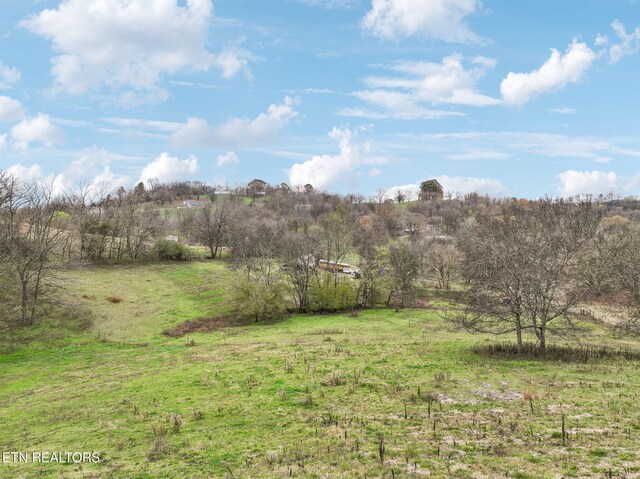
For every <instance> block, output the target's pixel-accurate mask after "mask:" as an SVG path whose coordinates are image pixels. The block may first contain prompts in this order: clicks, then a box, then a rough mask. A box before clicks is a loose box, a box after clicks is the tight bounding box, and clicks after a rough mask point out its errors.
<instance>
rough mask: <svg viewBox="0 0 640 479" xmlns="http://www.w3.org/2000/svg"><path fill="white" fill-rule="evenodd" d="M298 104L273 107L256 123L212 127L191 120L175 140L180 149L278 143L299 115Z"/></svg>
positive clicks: (246, 120)
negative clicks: (283, 130) (296, 106)
mask: <svg viewBox="0 0 640 479" xmlns="http://www.w3.org/2000/svg"><path fill="white" fill-rule="evenodd" d="M295 103H296V101H295V100H294V99H292V98H289V97H286V98H285V100H284V102H283V103H281V104H272V105H270V106H269V108H268V109H267V112H266V113H261V114H260V115H258V116H257V117H256V118H254V119H249V118H232V119H230V120H228V121H227V122H226V123H223V124H222V125H219V126H217V127H212V126H211V125H209V123H208V122H207V121H206V120H203V119H201V118H189V119H188V120H187V122H186V123H185V124H183V125H182V126H181V127H180V128H179V129H178V130H177V131H176V132H175V133H174V134H173V135H172V137H171V142H172V144H173V145H175V146H177V147H199V148H211V147H218V146H222V147H226V148H238V147H250V146H256V145H260V144H263V143H267V142H270V141H272V140H274V139H275V138H276V137H277V136H278V133H280V131H282V129H284V128H285V127H286V126H287V125H288V124H289V121H290V120H291V119H293V118H295V117H296V116H298V112H297V111H295V110H294V106H295Z"/></svg>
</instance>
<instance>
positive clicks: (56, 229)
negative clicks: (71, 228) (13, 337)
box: [0, 176, 68, 326]
mask: <svg viewBox="0 0 640 479" xmlns="http://www.w3.org/2000/svg"><path fill="white" fill-rule="evenodd" d="M0 182H1V183H2V185H1V186H2V193H0V196H1V197H2V199H1V200H0V201H3V203H2V204H1V205H0V206H2V217H1V219H0V223H1V224H2V227H3V229H4V231H5V233H4V234H3V236H2V246H1V247H0V250H1V251H2V254H3V262H2V264H3V268H2V274H3V275H4V276H7V277H8V278H9V279H11V280H15V281H16V284H17V285H18V289H19V301H18V303H19V309H20V318H19V322H20V324H21V325H23V326H28V325H31V324H33V323H34V322H35V318H36V312H37V309H38V307H39V306H40V304H41V303H42V300H43V299H44V298H47V297H49V295H50V294H51V293H52V291H53V290H54V289H56V288H57V287H58V286H59V283H58V278H57V275H56V274H55V272H56V271H57V270H59V269H60V267H62V264H61V257H62V255H61V253H62V251H61V244H62V243H63V242H65V241H66V240H67V234H68V233H67V225H66V222H67V219H68V215H67V214H64V213H62V212H60V211H58V210H56V209H55V207H54V202H53V189H52V185H51V184H48V183H44V182H40V183H33V184H30V185H24V184H22V185H21V184H20V183H19V182H17V181H16V180H15V179H13V178H11V177H8V176H4V177H3V178H2V180H0Z"/></svg>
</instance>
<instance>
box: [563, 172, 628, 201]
mask: <svg viewBox="0 0 640 479" xmlns="http://www.w3.org/2000/svg"><path fill="white" fill-rule="evenodd" d="M558 179H559V180H560V182H561V183H562V186H561V187H560V194H561V195H563V196H576V195H583V194H593V195H599V194H603V195H606V194H609V193H613V192H616V191H617V190H618V189H619V187H620V184H619V183H620V178H619V177H618V175H616V173H614V172H613V171H610V172H604V171H597V170H595V171H576V170H568V171H564V172H562V173H560V174H559V175H558Z"/></svg>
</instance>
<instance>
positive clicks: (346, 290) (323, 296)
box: [309, 273, 358, 312]
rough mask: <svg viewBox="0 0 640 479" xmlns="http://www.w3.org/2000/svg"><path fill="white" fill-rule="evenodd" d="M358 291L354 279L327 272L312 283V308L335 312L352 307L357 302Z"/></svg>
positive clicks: (312, 309)
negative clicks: (335, 275) (338, 276)
mask: <svg viewBox="0 0 640 479" xmlns="http://www.w3.org/2000/svg"><path fill="white" fill-rule="evenodd" d="M357 296H358V291H357V289H356V286H355V284H354V282H353V281H351V280H349V279H347V278H338V281H337V282H336V281H335V277H334V275H333V274H332V273H326V274H324V275H323V276H321V277H320V279H319V281H318V282H317V283H315V284H313V285H312V288H311V294H310V308H309V309H310V310H311V311H315V312H333V311H341V310H345V309H351V308H353V307H354V305H355V304H356V299H357Z"/></svg>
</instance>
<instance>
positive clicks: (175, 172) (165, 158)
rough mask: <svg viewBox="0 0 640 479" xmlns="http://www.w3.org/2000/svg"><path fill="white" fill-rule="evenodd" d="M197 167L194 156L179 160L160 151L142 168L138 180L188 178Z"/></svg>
mask: <svg viewBox="0 0 640 479" xmlns="http://www.w3.org/2000/svg"><path fill="white" fill-rule="evenodd" d="M199 169H200V168H199V166H198V159H197V158H196V157H195V156H190V157H189V158H187V159H186V160H180V159H178V158H177V157H175V156H169V154H168V153H161V154H160V156H158V157H157V158H156V159H155V160H153V161H152V162H151V163H149V164H148V165H146V166H145V167H144V168H143V169H142V173H141V174H140V180H139V181H142V182H147V181H149V180H152V179H158V180H159V181H160V182H161V183H166V182H172V181H181V180H189V179H192V178H193V177H194V175H196V174H197V173H198V171H199Z"/></svg>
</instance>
